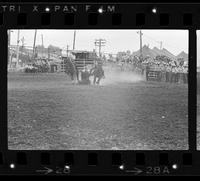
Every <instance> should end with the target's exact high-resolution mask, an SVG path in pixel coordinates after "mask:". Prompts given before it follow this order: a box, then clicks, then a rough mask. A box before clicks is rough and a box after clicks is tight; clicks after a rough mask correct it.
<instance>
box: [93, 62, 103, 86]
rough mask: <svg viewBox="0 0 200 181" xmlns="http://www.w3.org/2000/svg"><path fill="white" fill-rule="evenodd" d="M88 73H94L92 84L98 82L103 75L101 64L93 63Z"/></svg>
mask: <svg viewBox="0 0 200 181" xmlns="http://www.w3.org/2000/svg"><path fill="white" fill-rule="evenodd" d="M90 75H94V80H93V84H99V83H100V80H101V79H102V78H103V77H105V76H104V70H103V68H102V66H101V65H97V64H96V65H95V67H94V68H93V69H91V71H90Z"/></svg>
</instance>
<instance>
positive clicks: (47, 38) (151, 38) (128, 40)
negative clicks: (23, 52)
mask: <svg viewBox="0 0 200 181" xmlns="http://www.w3.org/2000/svg"><path fill="white" fill-rule="evenodd" d="M138 31H139V30H135V29H134V30H104V29H102V30H76V44H75V49H76V50H89V51H92V50H93V49H94V48H95V46H94V41H95V39H99V38H102V39H105V40H106V44H105V46H104V47H103V48H102V52H105V53H113V54H116V53H117V52H119V51H127V50H130V51H131V52H133V51H137V50H138V49H139V47H140V37H139V34H138V33H137V32H138ZM17 32H18V30H12V32H11V45H16V44H17V34H18V33H17ZM34 32H35V30H20V39H22V38H23V37H24V43H25V46H33V41H34ZM73 33H74V30H55V29H54V30H53V29H49V30H44V29H38V30H37V38H36V45H41V44H42V38H41V37H42V35H43V42H44V46H45V47H48V45H49V44H51V45H54V46H58V47H60V48H62V49H63V48H65V49H66V47H67V45H69V49H72V47H73ZM142 33H143V36H142V44H143V45H145V44H146V45H149V47H150V48H153V47H157V48H160V43H159V42H160V41H162V42H163V43H162V48H166V49H168V50H169V51H170V52H171V53H173V54H174V55H178V54H179V53H180V52H181V51H184V52H186V53H188V30H142ZM21 44H22V42H20V45H21Z"/></svg>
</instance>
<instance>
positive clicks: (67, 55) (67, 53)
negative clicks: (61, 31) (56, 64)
mask: <svg viewBox="0 0 200 181" xmlns="http://www.w3.org/2000/svg"><path fill="white" fill-rule="evenodd" d="M68 54H69V45H67V57H68Z"/></svg>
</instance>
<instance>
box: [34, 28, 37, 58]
mask: <svg viewBox="0 0 200 181" xmlns="http://www.w3.org/2000/svg"><path fill="white" fill-rule="evenodd" d="M36 37H37V30H35V35H34V42H33V58H34V59H35V43H36Z"/></svg>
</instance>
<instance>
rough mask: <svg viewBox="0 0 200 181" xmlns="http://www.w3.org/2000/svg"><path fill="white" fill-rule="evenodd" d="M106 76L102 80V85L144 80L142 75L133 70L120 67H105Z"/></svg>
mask: <svg viewBox="0 0 200 181" xmlns="http://www.w3.org/2000/svg"><path fill="white" fill-rule="evenodd" d="M104 72H105V78H104V79H102V80H101V83H100V84H101V85H110V84H118V83H135V82H140V81H143V80H144V77H143V76H142V75H139V74H137V73H135V72H133V71H121V70H119V69H110V68H109V69H108V68H107V69H106V68H105V69H104Z"/></svg>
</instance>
